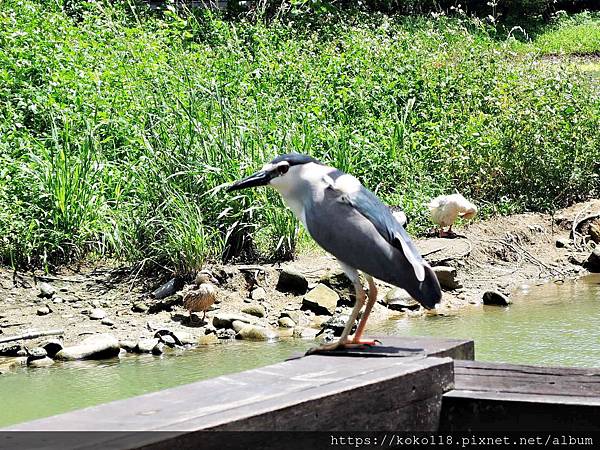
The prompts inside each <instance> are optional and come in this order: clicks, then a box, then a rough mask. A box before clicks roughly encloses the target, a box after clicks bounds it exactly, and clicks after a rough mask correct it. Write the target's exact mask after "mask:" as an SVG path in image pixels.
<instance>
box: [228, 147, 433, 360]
mask: <svg viewBox="0 0 600 450" xmlns="http://www.w3.org/2000/svg"><path fill="white" fill-rule="evenodd" d="M264 185H270V186H273V187H274V188H275V189H276V190H277V191H278V192H279V193H280V194H281V196H282V197H283V199H284V201H285V203H286V204H287V206H289V207H290V209H291V210H292V211H293V212H294V214H295V215H296V217H297V218H298V219H299V220H300V221H301V222H302V224H303V225H304V226H305V228H306V229H307V230H308V233H309V234H310V235H311V237H312V238H313V239H314V240H315V241H316V242H317V243H318V244H319V245H320V246H321V247H323V248H324V249H325V250H326V251H328V252H329V253H331V254H332V255H333V256H335V257H336V258H337V259H338V261H339V263H340V265H341V267H342V269H343V271H344V272H345V273H346V275H347V276H348V278H350V280H351V281H352V283H353V285H354V289H355V290H356V303H355V305H354V308H353V310H352V314H351V315H350V319H349V320H348V322H347V323H346V326H345V328H344V331H343V332H342V336H341V337H340V339H339V341H338V342H335V343H332V344H326V345H323V346H321V347H318V348H317V349H315V350H333V349H336V348H338V347H352V346H360V345H365V344H367V345H373V344H374V343H375V342H374V341H368V340H363V339H362V333H363V330H364V328H365V324H366V322H367V319H368V317H369V314H370V312H371V309H372V308H373V305H374V303H375V301H376V300H377V288H376V287H375V283H374V281H373V277H376V278H378V279H380V280H382V281H385V282H387V283H390V284H393V285H395V286H398V287H400V288H403V289H405V290H406V291H407V292H408V293H409V294H410V295H411V296H412V297H413V298H415V299H416V300H418V301H419V303H421V305H423V306H424V307H425V308H428V309H429V308H433V307H434V306H435V305H436V303H438V302H439V301H440V299H441V297H442V293H441V290H440V285H439V283H438V281H437V278H436V276H435V274H434V272H433V271H432V270H431V268H430V267H429V265H428V264H427V263H426V262H425V261H424V260H423V258H422V257H421V255H420V254H419V252H418V251H417V249H416V248H415V246H414V245H413V243H412V242H411V240H410V238H409V237H408V234H407V233H406V231H404V228H403V227H402V225H400V223H399V222H398V221H397V220H396V219H395V218H394V216H393V215H392V213H391V211H390V209H389V208H388V207H387V206H385V205H384V204H383V203H381V201H380V200H379V199H378V198H377V197H376V196H375V194H373V193H372V192H371V191H369V190H368V189H366V188H365V187H364V186H363V185H362V184H361V183H360V182H359V181H358V180H357V179H356V178H355V177H353V176H352V175H348V174H345V173H344V172H341V171H340V170H338V169H336V168H334V167H328V166H326V165H324V164H322V163H321V162H319V161H317V160H316V159H314V158H311V157H310V156H306V155H300V154H287V155H280V156H278V157H276V158H275V159H274V160H273V161H271V162H270V163H268V164H265V165H264V166H263V168H262V169H261V170H260V171H258V172H256V173H255V174H253V175H250V176H249V177H247V178H244V179H243V180H240V181H237V182H236V183H234V184H233V185H231V186H230V187H229V189H228V190H229V191H235V190H238V189H243V188H249V187H255V186H264ZM358 270H360V271H362V272H363V273H364V275H365V278H366V279H367V282H368V283H369V298H368V300H367V304H366V307H365V311H364V313H363V315H362V317H361V320H360V322H359V324H358V327H357V329H356V332H355V334H354V336H353V337H350V336H349V334H350V331H351V329H352V327H353V326H354V323H355V321H356V318H357V317H358V315H359V313H360V310H361V308H362V306H363V304H364V302H365V297H366V295H365V291H364V289H363V286H362V284H361V282H360V277H359V274H358Z"/></svg>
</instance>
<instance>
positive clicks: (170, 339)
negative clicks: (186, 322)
mask: <svg viewBox="0 0 600 450" xmlns="http://www.w3.org/2000/svg"><path fill="white" fill-rule="evenodd" d="M160 340H161V342H163V343H164V344H166V345H168V346H169V347H175V345H177V344H176V342H175V338H174V337H173V336H171V335H170V334H165V335H163V336H161V337H160Z"/></svg>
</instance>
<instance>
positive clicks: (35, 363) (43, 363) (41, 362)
mask: <svg viewBox="0 0 600 450" xmlns="http://www.w3.org/2000/svg"><path fill="white" fill-rule="evenodd" d="M52 364H54V361H53V360H52V359H51V358H48V357H47V356H44V357H43V358H39V359H32V360H28V361H27V365H28V366H29V367H49V366H51V365H52Z"/></svg>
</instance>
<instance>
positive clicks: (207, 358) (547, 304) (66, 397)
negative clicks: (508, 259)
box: [0, 276, 600, 426]
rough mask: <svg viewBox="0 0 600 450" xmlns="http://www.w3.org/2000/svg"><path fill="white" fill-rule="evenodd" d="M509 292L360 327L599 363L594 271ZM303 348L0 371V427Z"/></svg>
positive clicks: (533, 358)
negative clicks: (503, 302) (500, 299)
mask: <svg viewBox="0 0 600 450" xmlns="http://www.w3.org/2000/svg"><path fill="white" fill-rule="evenodd" d="M512 297H513V300H514V304H513V305H512V306H511V307H510V308H497V307H473V308H468V309H465V310H462V311H459V312H457V313H455V314H454V315H451V316H438V317H425V318H418V319H415V318H413V319H402V320H395V321H389V322H388V323H387V324H386V325H385V326H383V327H379V329H373V328H369V329H368V331H369V332H370V333H373V334H379V335H381V334H393V335H412V336H425V335H429V336H440V337H459V338H470V339H474V340H475V342H476V346H475V349H476V358H477V359H478V360H482V361H504V362H514V363H523V364H539V365H556V366H587V367H594V366H595V367H600V276H593V277H587V278H585V279H581V280H578V281H574V282H567V283H564V284H562V285H556V284H549V285H545V286H538V287H532V288H531V289H529V290H528V292H519V293H515V294H513V296H512ZM310 346H311V343H310V342H307V341H301V340H290V341H282V342H278V343H269V344H264V343H246V342H233V343H230V344H223V345H218V346H214V347H210V348H204V349H198V350H193V351H187V352H181V353H176V354H170V355H168V356H163V357H162V358H156V357H152V356H128V357H125V358H123V359H121V360H120V361H119V360H114V361H104V362H75V363H73V362H71V363H63V364H61V365H55V366H54V367H51V368H44V369H35V370H27V369H23V370H20V371H16V372H13V373H9V374H6V375H3V376H0V395H1V399H2V400H1V404H2V407H1V408H0V426H4V425H9V424H13V423H18V422H22V421H25V420H31V419H34V418H38V417H45V416H49V415H53V414H58V413H61V412H65V411H70V410H73V409H77V408H82V407H85V406H91V405H95V404H98V403H103V402H108V401H111V400H116V399H121V398H126V397H132V396H135V395H140V394H144V393H147V392H152V391H156V390H160V389H163V388H167V387H171V386H176V385H179V384H185V383H190V382H193V381H197V380H201V379H206V378H211V377H214V376H217V375H222V374H226V373H231V372H237V371H241V370H246V369H251V368H254V367H259V366H264V365H267V364H272V363H275V362H279V361H283V360H284V359H286V358H287V357H289V356H291V355H293V354H296V353H299V352H302V351H304V350H305V349H307V348H308V347H310Z"/></svg>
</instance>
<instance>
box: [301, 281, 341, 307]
mask: <svg viewBox="0 0 600 450" xmlns="http://www.w3.org/2000/svg"><path fill="white" fill-rule="evenodd" d="M339 299H340V296H339V295H338V294H337V292H335V291H334V290H333V289H331V288H329V287H327V286H325V285H324V284H318V285H317V287H315V288H314V289H313V290H312V291H310V292H309V293H308V294H306V295H305V296H304V298H303V299H302V308H303V309H309V310H311V311H314V313H315V314H333V313H335V308H336V307H337V303H338V300H339Z"/></svg>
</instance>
